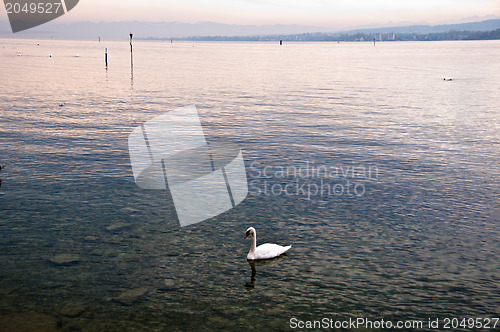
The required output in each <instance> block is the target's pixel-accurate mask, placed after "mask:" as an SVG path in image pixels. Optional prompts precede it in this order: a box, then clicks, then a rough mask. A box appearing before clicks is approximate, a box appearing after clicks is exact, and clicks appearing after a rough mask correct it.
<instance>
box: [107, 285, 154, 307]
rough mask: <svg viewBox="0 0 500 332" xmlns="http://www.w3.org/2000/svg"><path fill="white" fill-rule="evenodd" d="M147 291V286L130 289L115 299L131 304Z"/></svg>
mask: <svg viewBox="0 0 500 332" xmlns="http://www.w3.org/2000/svg"><path fill="white" fill-rule="evenodd" d="M147 292H148V289H147V288H146V287H140V288H134V289H130V290H128V291H126V292H123V293H121V294H120V296H118V297H117V298H115V299H114V301H115V302H119V303H121V304H123V305H131V304H132V303H134V302H135V301H137V299H139V298H140V297H142V296H144V295H146V293H147Z"/></svg>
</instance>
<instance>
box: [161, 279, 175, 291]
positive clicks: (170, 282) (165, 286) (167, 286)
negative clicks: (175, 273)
mask: <svg viewBox="0 0 500 332" xmlns="http://www.w3.org/2000/svg"><path fill="white" fill-rule="evenodd" d="M174 286H175V280H174V279H165V280H163V282H162V283H161V284H160V286H159V287H158V288H159V289H161V290H171V289H174V288H175V287H174Z"/></svg>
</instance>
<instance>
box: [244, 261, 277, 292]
mask: <svg viewBox="0 0 500 332" xmlns="http://www.w3.org/2000/svg"><path fill="white" fill-rule="evenodd" d="M285 256H286V254H285V255H281V256H279V257H275V258H272V259H267V260H248V261H247V262H248V265H250V268H251V269H252V276H251V277H250V282H247V283H245V287H246V288H247V290H252V289H253V288H254V287H255V284H256V282H257V278H256V275H257V265H259V266H263V265H275V264H277V263H278V261H280V260H282V259H283V258H285Z"/></svg>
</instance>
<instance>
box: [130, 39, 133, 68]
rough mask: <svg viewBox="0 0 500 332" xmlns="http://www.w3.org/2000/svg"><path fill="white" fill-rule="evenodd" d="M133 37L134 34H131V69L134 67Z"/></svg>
mask: <svg viewBox="0 0 500 332" xmlns="http://www.w3.org/2000/svg"><path fill="white" fill-rule="evenodd" d="M132 37H133V34H132V33H130V67H134V55H133V51H132Z"/></svg>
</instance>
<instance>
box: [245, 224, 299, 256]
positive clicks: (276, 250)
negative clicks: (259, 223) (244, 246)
mask: <svg viewBox="0 0 500 332" xmlns="http://www.w3.org/2000/svg"><path fill="white" fill-rule="evenodd" d="M249 236H250V237H251V238H252V244H251V246H250V251H249V252H248V255H247V259H248V260H255V259H271V258H274V257H278V256H280V255H283V254H284V253H285V252H287V251H288V250H289V249H290V248H291V247H292V246H286V247H283V246H280V245H277V244H274V243H264V244H261V245H260V246H258V247H257V232H256V231H255V228H253V227H249V228H248V229H247V232H246V234H245V239H246V238H247V237H249Z"/></svg>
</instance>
